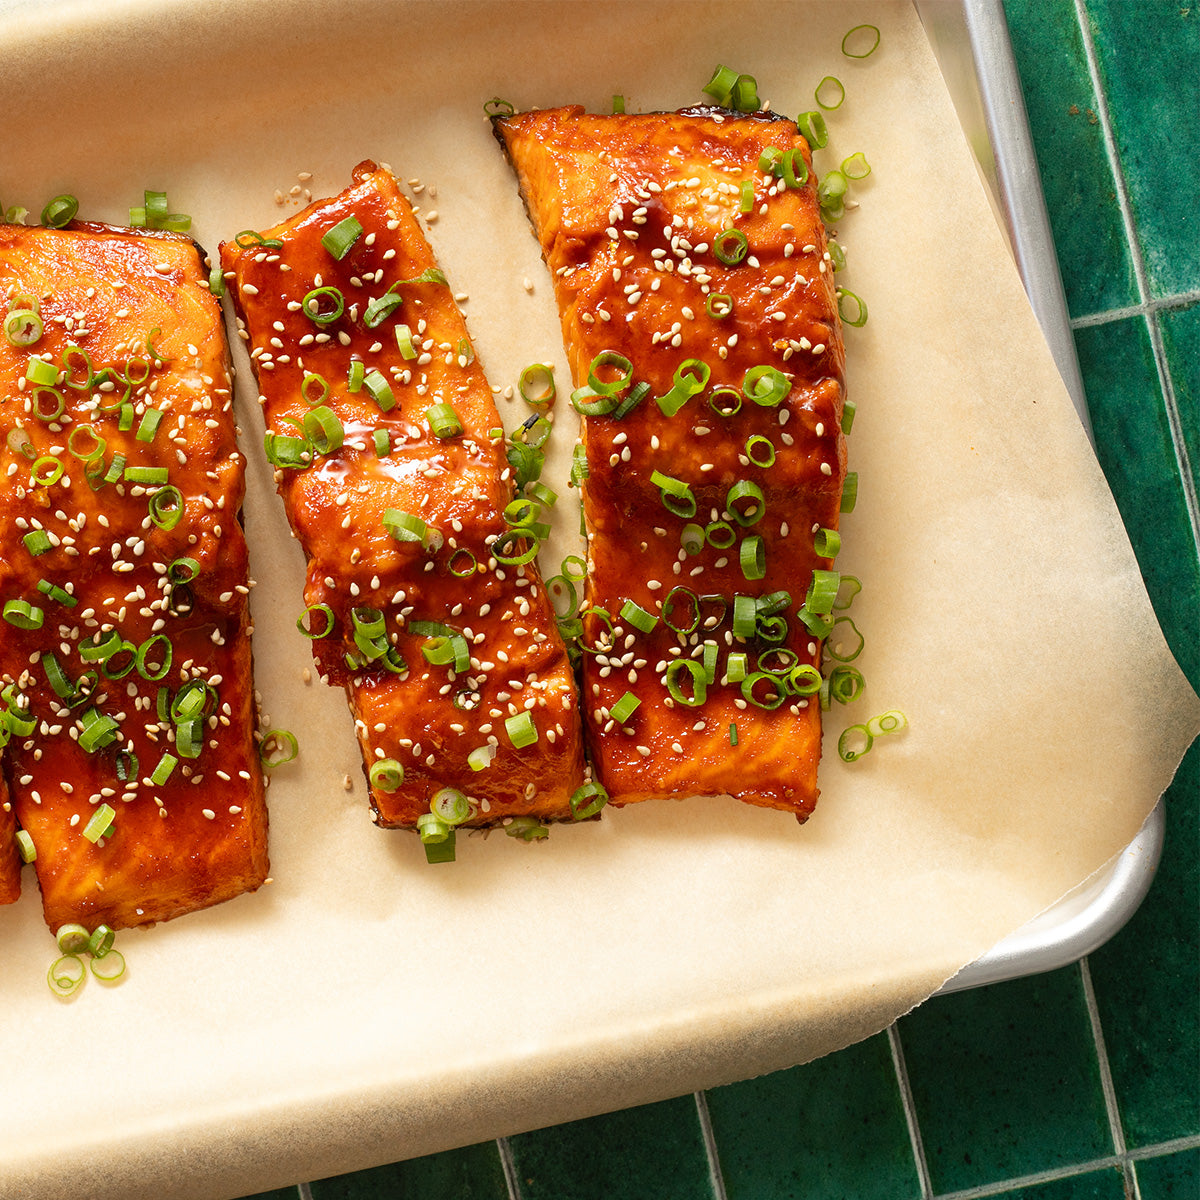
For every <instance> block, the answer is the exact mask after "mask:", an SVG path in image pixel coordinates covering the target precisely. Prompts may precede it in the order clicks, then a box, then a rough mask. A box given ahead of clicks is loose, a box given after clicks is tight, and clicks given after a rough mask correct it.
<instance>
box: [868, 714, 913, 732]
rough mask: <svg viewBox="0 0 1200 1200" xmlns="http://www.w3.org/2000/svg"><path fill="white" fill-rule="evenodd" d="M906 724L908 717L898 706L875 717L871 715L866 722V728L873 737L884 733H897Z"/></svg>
mask: <svg viewBox="0 0 1200 1200" xmlns="http://www.w3.org/2000/svg"><path fill="white" fill-rule="evenodd" d="M907 725H908V718H907V717H906V716H905V715H904V714H903V713H902V712H901V711H900V710H899V709H898V708H891V709H888V711H887V712H885V713H880V714H879V715H878V716H877V717H872V718H871V719H870V720H869V721H868V722H867V730H868V732H869V733H871V735H872V736H873V737H879V736H880V735H881V734H885V733H899V732H900V730H901V729H904V728H906V727H907Z"/></svg>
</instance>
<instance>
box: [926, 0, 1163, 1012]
mask: <svg viewBox="0 0 1200 1200" xmlns="http://www.w3.org/2000/svg"><path fill="white" fill-rule="evenodd" d="M914 4H915V7H916V10H917V15H918V16H919V18H920V20H921V23H922V25H923V26H924V27H925V31H926V34H927V36H928V37H929V43H930V47H931V49H932V50H933V53H934V56H935V57H936V58H937V60H938V65H939V66H941V67H942V68H943V77H944V78H945V81H946V85H947V87H948V89H949V91H950V96H951V99H952V100H953V102H954V107H955V111H956V113H957V114H958V118H959V121H960V123H961V124H962V125H963V127H964V132H965V133H966V134H967V140H968V143H969V144H970V145H971V146H972V148H975V147H986V148H987V150H989V151H990V152H991V156H992V157H991V159H990V160H989V161H979V168H980V172H981V174H982V175H983V177H984V180H985V181H986V183H987V185H988V186H989V187H990V188H991V190H992V191H993V196H994V199H995V201H996V206H997V209H998V212H999V213H1000V215H1001V216H1002V217H1003V220H1004V225H1005V231H1006V232H1007V234H1008V238H1009V245H1010V248H1011V249H1012V252H1013V258H1014V260H1015V262H1016V266H1017V271H1018V272H1019V274H1020V276H1021V282H1022V284H1023V285H1024V288H1025V292H1026V295H1027V296H1028V297H1029V303H1030V306H1031V307H1032V309H1033V312H1034V315H1035V317H1036V318H1037V321H1038V324H1039V325H1040V326H1041V328H1042V332H1043V334H1044V335H1045V338H1046V342H1047V345H1048V346H1049V348H1050V353H1051V355H1052V356H1053V358H1054V361H1055V364H1056V366H1057V367H1058V371H1059V374H1060V375H1061V376H1062V378H1063V383H1064V385H1065V386H1066V389H1067V392H1068V393H1069V395H1070V397H1071V401H1072V403H1073V404H1074V405H1075V411H1076V412H1077V413H1078V414H1079V419H1080V421H1081V422H1082V424H1083V427H1084V429H1085V431H1086V432H1087V435H1088V440H1089V441H1090V442H1091V443H1092V446H1093V448H1094V447H1095V436H1094V434H1093V431H1092V426H1091V419H1090V416H1089V413H1088V407H1087V397H1086V395H1085V393H1084V390H1083V379H1082V376H1081V375H1080V371H1079V360H1078V358H1077V357H1076V354H1075V340H1074V336H1073V335H1072V332H1071V323H1070V316H1069V313H1068V310H1067V301H1066V294H1065V292H1064V290H1063V284H1062V276H1061V275H1060V273H1059V269H1058V255H1057V251H1056V249H1055V245H1054V238H1053V235H1052V233H1051V229H1050V219H1049V215H1048V213H1047V210H1046V201H1045V196H1044V195H1043V192H1042V185H1041V176H1040V174H1039V171H1038V165H1037V156H1036V154H1035V152H1034V148H1033V138H1032V134H1031V132H1030V128H1029V118H1028V114H1027V113H1026V111H1025V100H1024V95H1023V93H1022V91H1021V81H1020V76H1019V75H1018V73H1017V65H1016V59H1015V57H1014V55H1013V49H1012V42H1011V40H1010V38H1009V34H1008V23H1007V21H1006V19H1005V16H1004V8H1003V5H1002V2H1001V0H914ZM939 31H940V32H941V33H942V34H943V36H944V37H945V41H942V40H941V39H940V38H939V37H938V32H939ZM968 49H969V59H970V65H971V67H972V71H971V72H970V74H969V76H968V77H965V78H955V77H952V76H951V75H950V74H949V73H947V72H946V71H945V64H944V62H943V55H944V54H947V53H950V52H958V53H959V54H962V52H963V51H965V50H968ZM972 135H977V136H972ZM976 158H977V161H978V160H979V156H978V154H977V155H976ZM1165 830H1166V813H1165V809H1164V806H1163V801H1162V798H1161V797H1160V798H1159V800H1158V803H1157V804H1156V805H1155V806H1154V808H1153V810H1152V811H1151V812H1150V814H1149V816H1148V817H1147V818H1146V821H1145V823H1144V824H1143V826H1142V828H1141V830H1140V831H1139V832H1138V834H1137V836H1136V837H1135V838H1134V839H1133V841H1132V842H1130V843H1129V845H1128V846H1127V847H1126V848H1125V849H1124V850H1123V851H1122V852H1121V853H1120V854H1119V855H1118V856H1117V857H1116V858H1115V859H1113V861H1112V862H1111V863H1109V864H1108V866H1106V867H1105V868H1103V869H1102V870H1101V871H1100V872H1098V873H1097V874H1096V875H1095V876H1093V877H1092V878H1091V879H1089V880H1086V881H1085V882H1084V883H1082V884H1081V885H1080V886H1079V887H1078V888H1076V889H1075V890H1074V891H1072V892H1070V893H1069V894H1068V895H1066V896H1064V897H1063V898H1062V899H1061V900H1059V901H1058V902H1057V903H1055V904H1053V905H1051V907H1050V908H1048V909H1046V910H1045V912H1043V913H1041V914H1039V915H1038V916H1037V917H1035V918H1034V919H1033V920H1032V921H1030V922H1028V923H1027V924H1025V925H1023V926H1022V927H1021V928H1020V929H1018V930H1015V931H1014V932H1013V933H1011V934H1009V935H1008V936H1007V937H1006V938H1004V939H1003V940H1002V941H1000V942H998V943H997V944H996V945H995V946H994V947H993V948H992V949H991V950H989V951H988V952H987V953H986V954H984V955H982V956H981V957H980V958H978V959H976V960H975V961H974V962H973V963H969V964H968V965H967V966H965V967H963V968H962V970H960V971H959V972H958V973H957V974H955V975H954V976H952V977H951V978H950V979H949V980H947V981H946V983H944V984H943V985H942V987H941V988H939V989H938V991H937V992H935V993H934V995H946V994H949V993H951V992H958V991H966V990H967V989H969V988H974V987H982V986H984V985H986V984H989V983H998V982H1002V981H1004V980H1009V979H1018V978H1021V977H1022V976H1026V975H1037V974H1041V973H1042V972H1045V971H1053V970H1055V969H1057V968H1058V967H1063V966H1066V965H1067V964H1068V963H1072V962H1075V961H1077V960H1078V959H1080V958H1082V957H1083V956H1084V955H1087V954H1090V953H1091V952H1092V951H1093V950H1096V949H1098V948H1099V947H1100V946H1102V945H1103V944H1104V943H1105V942H1106V941H1108V939H1109V938H1111V937H1112V936H1113V935H1114V934H1116V933H1117V932H1118V930H1120V929H1121V927H1122V926H1123V925H1124V924H1125V923H1126V922H1127V921H1128V920H1129V919H1130V917H1132V916H1133V914H1134V912H1136V911H1137V909H1138V907H1139V905H1140V904H1141V902H1142V900H1143V899H1144V898H1145V896H1146V893H1147V892H1148V891H1149V889H1150V884H1151V883H1152V882H1153V879H1154V873H1155V870H1156V869H1157V867H1158V862H1159V858H1160V857H1161V855H1162V847H1163V839H1164V836H1165Z"/></svg>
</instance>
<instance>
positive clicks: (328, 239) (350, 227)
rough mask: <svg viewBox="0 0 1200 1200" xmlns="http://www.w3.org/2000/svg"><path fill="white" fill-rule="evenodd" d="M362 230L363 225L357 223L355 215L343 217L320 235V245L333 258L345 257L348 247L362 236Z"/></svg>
mask: <svg viewBox="0 0 1200 1200" xmlns="http://www.w3.org/2000/svg"><path fill="white" fill-rule="evenodd" d="M362 231H363V227H362V225H360V224H359V221H358V218H357V217H353V216H350V217H344V218H343V219H342V220H340V221H339V222H338V223H337V224H336V225H335V226H334V227H333V228H332V229H330V230H329V231H328V232H327V233H325V234H324V235H323V236H322V238H321V245H322V246H324V247H325V249H326V250H328V251H329V253H330V254H332V255H333V257H334V258H337V259H342V258H345V257H346V254H347V252H348V251H349V249H350V247H351V246H353V245H354V243H355V242H356V241H358V239H359V238H360V237H362Z"/></svg>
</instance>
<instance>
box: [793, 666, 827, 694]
mask: <svg viewBox="0 0 1200 1200" xmlns="http://www.w3.org/2000/svg"><path fill="white" fill-rule="evenodd" d="M787 686H788V691H790V692H792V693H794V694H795V695H797V696H811V695H812V694H813V693H814V692H817V691H820V688H821V672H820V671H818V670H817V668H816V667H814V666H813V665H812V663H798V664H797V665H796V666H794V667H793V668H792V669H791V670H790V671H789V672H788V674H787Z"/></svg>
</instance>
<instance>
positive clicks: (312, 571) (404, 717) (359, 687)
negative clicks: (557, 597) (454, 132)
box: [221, 162, 583, 827]
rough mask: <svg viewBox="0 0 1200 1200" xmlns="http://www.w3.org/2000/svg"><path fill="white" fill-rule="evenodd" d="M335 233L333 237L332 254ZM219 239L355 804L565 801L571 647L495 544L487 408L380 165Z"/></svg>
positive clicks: (573, 765)
mask: <svg viewBox="0 0 1200 1200" xmlns="http://www.w3.org/2000/svg"><path fill="white" fill-rule="evenodd" d="M337 229H340V230H341V231H342V232H343V233H344V234H345V235H346V236H347V237H349V238H350V241H349V242H348V243H347V244H346V245H344V246H341V245H340V244H339V243H338V242H336V241H333V242H332V245H333V246H334V249H330V244H331V243H330V242H327V241H326V239H327V238H330V237H331V236H332V237H336V236H337V235H336V234H331V231H334V230H337ZM339 249H340V250H341V253H340V254H338V253H335V250H339ZM221 253H222V260H223V264H224V267H225V270H226V273H227V277H228V278H229V280H230V286H231V290H232V292H233V295H234V298H235V301H236V304H237V309H238V313H239V332H240V334H241V336H242V337H243V338H244V339H245V341H246V342H247V344H248V347H249V351H250V359H251V363H252V364H253V367H254V371H255V375H256V378H257V380H258V386H259V391H260V402H261V403H262V406H263V409H264V412H265V416H266V422H267V426H268V430H269V432H268V434H267V442H268V444H269V446H270V447H271V453H272V454H273V455H274V458H273V461H274V462H276V465H277V470H276V482H277V485H278V489H279V492H280V495H281V496H282V498H283V501H284V505H285V507H286V509H287V514H288V518H289V520H290V522H291V526H292V529H293V531H294V532H295V534H296V536H297V538H298V539H299V541H300V544H301V546H302V547H303V548H304V552H305V554H306V556H307V559H308V571H307V580H306V583H305V592H304V600H305V604H306V605H307V606H308V607H307V612H308V628H309V631H310V633H314V634H324V635H325V636H317V637H314V639H313V652H314V655H315V658H316V661H317V664H318V667H319V669H320V672H321V676H322V678H323V679H324V680H325V681H326V682H328V683H330V684H333V685H335V686H341V687H343V688H344V689H345V690H346V694H347V699H348V702H349V705H350V709H351V712H352V714H353V717H354V726H355V731H356V734H357V737H358V741H359V744H360V747H361V750H362V756H363V765H364V770H365V771H366V772H367V779H368V784H369V792H370V798H371V805H372V816H373V819H374V820H375V821H376V823H378V824H380V825H382V826H388V827H409V826H413V825H414V824H415V823H416V822H417V820H418V818H419V817H421V816H422V815H423V814H425V813H428V812H429V811H430V804H431V801H432V800H433V798H434V797H435V796H436V795H437V794H438V793H439V792H440V791H441V790H442V789H444V788H452V789H456V790H458V791H460V792H462V793H463V794H465V796H466V797H468V799H469V800H470V802H471V811H470V817H469V819H468V820H467V821H466V822H464V823H466V824H470V825H493V824H496V823H498V822H501V821H504V820H506V819H507V818H509V817H513V816H522V817H535V818H538V819H539V820H552V819H559V818H563V817H567V818H569V817H570V816H571V809H570V799H571V797H572V795H573V793H574V792H575V790H576V789H577V788H578V787H579V786H580V784H581V783H582V781H583V751H582V731H581V725H580V718H579V707H578V702H577V699H576V696H575V691H574V684H573V678H572V674H571V669H570V664H569V661H568V658H567V654H566V650H565V647H564V645H563V642H562V640H561V638H560V637H559V635H558V633H557V630H556V627H555V620H554V614H553V610H552V609H551V607H550V603H549V600H548V598H547V595H546V591H545V588H544V587H543V584H542V581H541V578H540V576H539V575H538V571H537V566H536V562H534V561H530V562H527V563H515V562H510V563H507V564H506V563H505V562H503V561H500V560H498V558H497V555H500V556H501V558H502V559H505V558H506V559H510V560H515V559H518V558H521V557H524V555H525V550H526V548H527V547H526V546H525V543H524V542H522V541H521V540H520V539H514V538H513V537H511V536H510V528H509V526H508V525H507V524H506V522H505V518H504V511H505V508H506V506H507V505H508V504H509V503H510V502H511V501H512V500H513V499H514V496H515V491H514V486H513V483H512V480H511V472H510V469H509V467H508V464H507V461H506V459H505V450H504V443H503V438H502V436H498V435H497V430H498V429H499V427H500V418H499V415H498V413H497V411H496V406H495V403H494V401H493V400H492V393H491V389H490V388H489V386H488V383H487V380H486V378H485V377H484V374H483V370H482V368H481V366H480V365H479V363H478V361H477V360H476V358H475V355H474V351H473V349H472V347H471V343H470V339H469V337H468V335H467V330H466V325H465V322H464V321H463V317H462V314H461V313H460V312H459V310H458V307H457V305H456V304H455V302H454V298H453V295H452V293H451V291H450V288H449V287H448V286H447V284H446V281H445V277H444V276H443V275H442V274H441V272H440V271H439V269H438V267H437V264H436V262H435V259H434V255H433V251H432V249H431V248H430V246H429V243H428V242H427V240H426V238H425V236H424V234H423V233H422V232H421V229H420V227H419V226H418V224H417V221H416V218H415V217H414V216H413V213H412V210H411V208H410V206H409V204H408V202H407V201H406V200H405V199H404V197H403V196H402V195H401V194H400V192H399V190H398V188H397V186H396V182H395V180H394V178H393V177H392V175H391V173H390V172H389V171H387V170H385V169H382V168H379V167H377V166H376V165H375V164H374V163H369V162H367V163H361V164H360V165H359V166H358V167H356V168H355V170H354V177H353V182H352V184H351V185H350V186H349V187H348V188H347V189H346V190H345V191H343V192H342V193H341V194H340V195H338V196H335V197H333V198H332V199H327V200H319V201H315V202H314V203H313V204H311V205H310V206H309V207H308V208H307V209H305V210H304V211H303V212H301V213H299V214H297V215H296V216H294V217H292V218H290V219H289V220H287V221H284V222H283V223H281V224H279V225H276V226H274V227H273V228H271V229H267V230H263V231H262V232H261V234H258V235H254V236H251V235H240V236H239V237H238V238H237V239H235V240H234V241H231V242H227V243H225V244H224V245H223V246H222V248H221ZM435 406H441V407H440V408H439V409H437V410H436V411H431V410H434V408H435ZM447 410H449V411H447ZM314 413H317V414H318V415H317V416H314V415H313V414H314ZM306 421H307V422H308V426H307V432H305V428H304V426H305V422H306ZM321 422H324V424H323V425H322V424H321ZM439 431H440V432H439ZM289 435H295V438H296V439H297V440H294V441H291V442H282V443H281V442H280V441H279V438H280V437H281V436H283V437H287V436H289ZM306 439H308V440H307V442H306ZM306 445H307V449H306V448H305V446H306ZM289 454H294V455H296V456H298V457H296V458H295V460H294V461H292V460H289V459H288V457H287V456H288V455H289ZM281 464H286V465H281ZM498 539H502V541H501V543H500V544H499V545H498V544H497V540H498ZM298 607H299V606H298ZM379 764H385V766H384V767H383V768H381V767H380V766H379ZM473 764H481V767H480V769H475V766H474V765H473ZM401 773H402V777H401Z"/></svg>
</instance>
